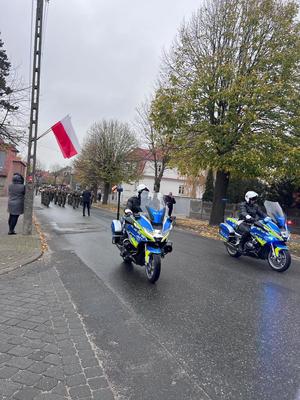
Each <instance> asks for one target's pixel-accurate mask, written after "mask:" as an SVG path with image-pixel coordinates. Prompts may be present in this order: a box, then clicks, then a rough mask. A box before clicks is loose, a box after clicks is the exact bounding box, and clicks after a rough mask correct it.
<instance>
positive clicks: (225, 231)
mask: <svg viewBox="0 0 300 400" xmlns="http://www.w3.org/2000/svg"><path fill="white" fill-rule="evenodd" d="M219 233H220V235H221V236H222V237H223V238H224V239H226V240H228V238H229V236H233V235H234V229H233V227H232V226H230V225H229V224H227V223H226V222H223V223H222V224H220V229H219Z"/></svg>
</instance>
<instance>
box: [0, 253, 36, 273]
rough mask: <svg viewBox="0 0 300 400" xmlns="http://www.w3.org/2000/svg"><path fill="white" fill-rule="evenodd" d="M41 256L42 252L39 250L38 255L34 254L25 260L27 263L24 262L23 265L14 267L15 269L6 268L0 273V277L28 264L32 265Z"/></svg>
mask: <svg viewBox="0 0 300 400" xmlns="http://www.w3.org/2000/svg"><path fill="white" fill-rule="evenodd" d="M42 256H43V252H42V250H40V252H39V253H38V255H37V254H35V255H34V256H32V257H30V258H29V259H27V261H25V262H24V263H22V264H19V265H16V266H15V267H12V268H10V267H8V268H7V270H6V271H5V270H4V271H0V276H2V275H7V274H9V273H10V272H13V271H16V270H17V269H19V268H22V267H25V266H26V265H29V264H31V263H33V262H34V261H37V260H39V259H40V258H41V257H42Z"/></svg>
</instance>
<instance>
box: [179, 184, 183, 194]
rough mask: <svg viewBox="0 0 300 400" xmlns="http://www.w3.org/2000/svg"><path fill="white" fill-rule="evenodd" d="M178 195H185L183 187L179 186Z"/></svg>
mask: <svg viewBox="0 0 300 400" xmlns="http://www.w3.org/2000/svg"><path fill="white" fill-rule="evenodd" d="M178 193H179V194H184V186H183V185H179V188H178Z"/></svg>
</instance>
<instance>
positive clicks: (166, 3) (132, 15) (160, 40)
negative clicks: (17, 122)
mask: <svg viewBox="0 0 300 400" xmlns="http://www.w3.org/2000/svg"><path fill="white" fill-rule="evenodd" d="M35 1H36V0H34V2H35ZM200 1H201V0H50V2H49V5H48V13H47V18H46V24H45V27H44V28H45V29H44V33H45V36H44V53H43V59H42V75H41V76H42V81H41V98H40V118H39V131H40V133H42V132H43V131H45V130H46V129H48V128H49V127H50V126H51V125H53V124H54V123H55V122H57V121H58V120H60V119H61V118H62V117H64V116H65V115H67V114H70V115H71V117H72V121H73V125H74V128H75V131H76V132H77V134H78V137H79V141H80V142H81V143H82V141H83V138H84V136H85V135H86V132H87V130H88V128H89V127H90V125H91V124H92V123H93V122H95V121H99V120H101V119H102V118H117V119H119V120H121V121H124V122H129V123H130V122H131V121H133V119H134V117H135V108H136V107H137V106H138V105H139V104H140V103H141V102H142V101H143V100H144V99H145V98H146V97H147V96H149V94H151V92H152V90H153V87H154V84H155V81H156V78H157V76H158V71H159V66H160V62H161V55H162V50H163V48H165V49H168V48H169V47H170V45H171V43H172V40H173V39H174V37H175V35H176V33H177V31H178V28H179V26H180V24H181V22H182V21H183V19H184V18H185V19H188V18H189V17H190V16H191V14H192V13H193V12H194V11H195V10H196V9H197V8H198V7H199V5H200ZM31 8H32V0H0V10H1V12H0V31H1V37H2V39H3V41H4V46H5V49H6V51H7V54H8V56H9V58H10V61H11V62H12V64H13V66H14V67H17V68H18V74H19V75H20V76H22V77H23V79H24V80H25V81H26V82H27V83H28V81H29V65H30V62H29V55H30V24H31ZM38 159H39V160H40V161H42V162H43V164H44V165H45V166H46V167H49V166H51V165H53V164H55V163H59V164H61V165H66V163H68V162H66V161H65V160H64V159H63V157H62V155H61V153H60V150H59V149H58V146H57V143H56V141H55V139H54V138H53V137H52V134H49V135H47V136H46V137H45V138H43V139H41V140H40V142H39V145H38Z"/></svg>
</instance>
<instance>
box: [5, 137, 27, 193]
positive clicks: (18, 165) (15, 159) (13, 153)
mask: <svg viewBox="0 0 300 400" xmlns="http://www.w3.org/2000/svg"><path fill="white" fill-rule="evenodd" d="M16 172H18V173H20V174H21V175H23V176H25V172H26V163H24V162H23V161H22V160H21V158H20V157H19V156H18V150H17V149H16V147H15V146H14V145H12V144H5V143H4V142H3V141H0V196H7V194H8V186H9V184H10V183H11V181H12V177H13V174H14V173H16Z"/></svg>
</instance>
